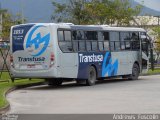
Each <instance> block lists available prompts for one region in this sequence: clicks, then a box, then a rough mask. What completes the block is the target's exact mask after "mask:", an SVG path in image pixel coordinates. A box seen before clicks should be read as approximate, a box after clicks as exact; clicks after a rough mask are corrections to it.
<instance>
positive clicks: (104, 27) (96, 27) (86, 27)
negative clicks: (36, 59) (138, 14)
mask: <svg viewBox="0 0 160 120" xmlns="http://www.w3.org/2000/svg"><path fill="white" fill-rule="evenodd" d="M30 24H40V25H45V26H48V25H51V26H57V27H58V28H66V29H67V28H68V29H69V28H71V29H73V30H99V31H101V30H107V31H142V32H145V30H144V29H143V28H137V27H111V26H108V25H74V24H72V23H27V24H20V25H15V27H16V26H23V25H30Z"/></svg>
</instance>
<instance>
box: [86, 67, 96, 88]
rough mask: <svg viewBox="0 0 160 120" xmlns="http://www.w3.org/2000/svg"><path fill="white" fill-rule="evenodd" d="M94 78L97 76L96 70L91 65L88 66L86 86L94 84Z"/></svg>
mask: <svg viewBox="0 0 160 120" xmlns="http://www.w3.org/2000/svg"><path fill="white" fill-rule="evenodd" d="M96 78H97V74H96V70H95V68H94V67H93V66H90V68H89V71H88V79H87V80H86V85H87V86H92V85H95V82H96Z"/></svg>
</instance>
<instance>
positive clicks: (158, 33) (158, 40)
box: [152, 26, 160, 60]
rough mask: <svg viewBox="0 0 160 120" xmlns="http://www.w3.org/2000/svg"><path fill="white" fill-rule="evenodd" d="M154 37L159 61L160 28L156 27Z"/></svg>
mask: <svg viewBox="0 0 160 120" xmlns="http://www.w3.org/2000/svg"><path fill="white" fill-rule="evenodd" d="M152 30H153V33H152V34H153V35H154V36H155V43H154V45H155V46H154V50H155V52H156V54H157V60H158V59H160V26H157V27H154V28H153V29H152Z"/></svg>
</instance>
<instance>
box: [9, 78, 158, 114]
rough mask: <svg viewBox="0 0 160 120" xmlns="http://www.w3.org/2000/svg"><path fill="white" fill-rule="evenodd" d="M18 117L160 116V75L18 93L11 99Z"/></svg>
mask: <svg viewBox="0 0 160 120" xmlns="http://www.w3.org/2000/svg"><path fill="white" fill-rule="evenodd" d="M7 99H8V100H9V102H10V105H11V110H10V111H9V112H8V113H15V114H42V113H43V114H57V113H60V114H63V113H64V114H83V113H85V114H96V113H98V114H106V113H132V114H133V113H160V75H154V76H142V77H140V79H139V80H135V81H129V80H110V81H101V82H98V83H97V84H96V85H95V86H91V87H89V86H78V85H76V84H75V83H67V84H64V85H63V86H61V87H49V86H47V85H42V86H36V87H29V88H25V89H21V90H16V91H14V92H12V93H10V94H9V95H8V96H7Z"/></svg>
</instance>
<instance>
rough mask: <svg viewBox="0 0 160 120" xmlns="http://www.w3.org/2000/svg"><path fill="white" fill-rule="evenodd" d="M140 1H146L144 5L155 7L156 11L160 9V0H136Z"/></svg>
mask: <svg viewBox="0 0 160 120" xmlns="http://www.w3.org/2000/svg"><path fill="white" fill-rule="evenodd" d="M135 1H136V2H138V3H142V1H144V3H143V4H144V5H145V6H147V7H149V8H151V9H154V10H156V11H160V0H135Z"/></svg>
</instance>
